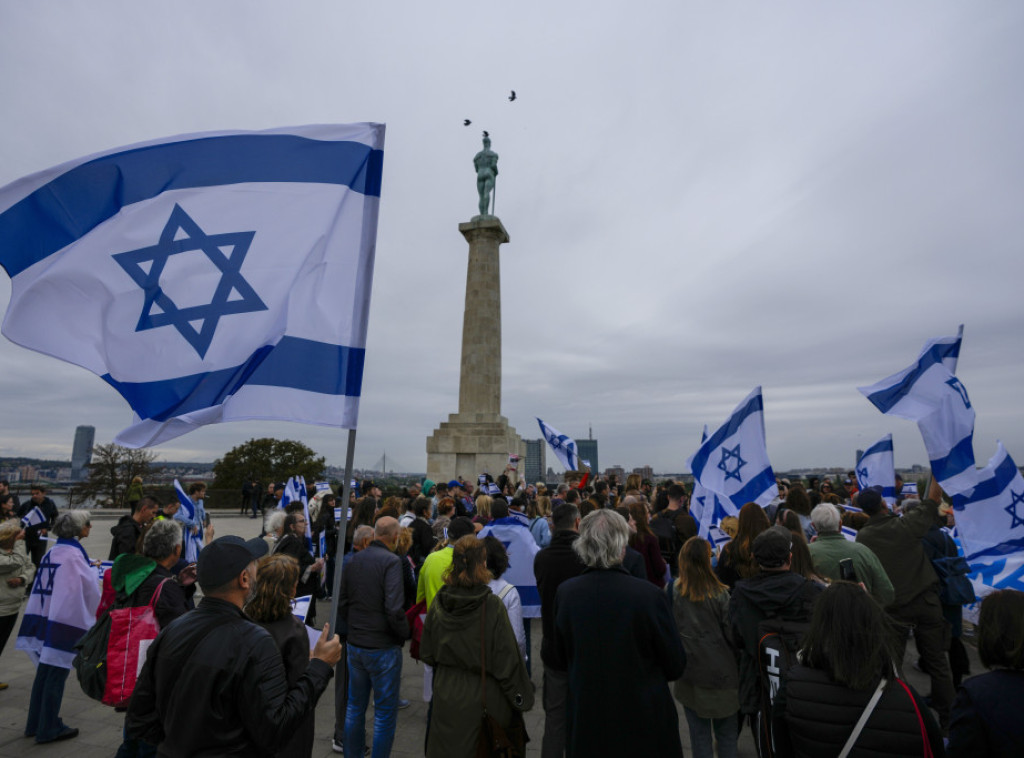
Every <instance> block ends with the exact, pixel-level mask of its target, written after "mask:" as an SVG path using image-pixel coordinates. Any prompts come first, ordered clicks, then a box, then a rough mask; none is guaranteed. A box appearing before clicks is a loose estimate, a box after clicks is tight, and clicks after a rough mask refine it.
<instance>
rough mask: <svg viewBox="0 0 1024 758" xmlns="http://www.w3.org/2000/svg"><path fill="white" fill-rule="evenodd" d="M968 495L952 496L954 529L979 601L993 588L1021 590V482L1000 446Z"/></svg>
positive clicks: (1023, 502) (1023, 539)
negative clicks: (954, 517)
mask: <svg viewBox="0 0 1024 758" xmlns="http://www.w3.org/2000/svg"><path fill="white" fill-rule="evenodd" d="M977 475H978V478H977V483H976V484H975V486H974V487H973V488H972V489H971V491H970V492H967V493H965V494H961V495H953V509H954V511H955V512H956V530H957V535H958V536H959V538H960V543H961V545H962V546H963V549H964V556H965V557H966V558H967V562H968V563H969V564H970V565H971V571H972V574H971V580H972V582H973V583H974V591H975V593H976V594H977V595H978V598H979V599H980V598H981V597H983V596H984V595H986V594H987V593H989V592H991V591H992V590H994V589H1014V590H1021V591H1024V477H1022V476H1021V474H1020V470H1019V469H1018V468H1017V465H1016V464H1015V463H1014V462H1013V459H1012V458H1011V457H1010V454H1009V453H1008V452H1006V448H1005V447H1003V443H1002V442H999V443H998V444H997V447H996V454H995V455H994V456H992V459H991V460H990V461H989V462H988V465H986V466H985V467H984V468H982V469H980V470H978V472H977Z"/></svg>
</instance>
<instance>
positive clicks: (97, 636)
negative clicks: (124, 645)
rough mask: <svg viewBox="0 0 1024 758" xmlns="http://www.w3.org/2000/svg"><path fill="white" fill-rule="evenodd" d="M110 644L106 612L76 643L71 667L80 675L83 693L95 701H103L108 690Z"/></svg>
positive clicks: (107, 614)
mask: <svg viewBox="0 0 1024 758" xmlns="http://www.w3.org/2000/svg"><path fill="white" fill-rule="evenodd" d="M109 642H110V614H109V613H107V612H106V611H104V612H103V615H102V616H100V617H99V618H98V619H96V623H95V624H93V625H92V628H91V629H89V631H88V632H86V633H85V636H83V637H82V639H80V640H79V641H78V642H76V643H75V651H76V655H75V659H74V660H73V661H72V662H71V665H72V666H74V668H75V673H76V674H77V675H78V683H79V684H80V685H81V686H82V692H84V693H85V694H86V695H88V696H89V697H91V698H92V699H93V700H99V701H102V700H103V691H104V690H105V689H106V688H107V645H108V643H109Z"/></svg>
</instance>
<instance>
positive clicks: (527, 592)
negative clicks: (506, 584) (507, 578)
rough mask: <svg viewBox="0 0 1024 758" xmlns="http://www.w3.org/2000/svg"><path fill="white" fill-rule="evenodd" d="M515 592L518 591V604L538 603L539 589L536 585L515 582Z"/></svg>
mask: <svg viewBox="0 0 1024 758" xmlns="http://www.w3.org/2000/svg"><path fill="white" fill-rule="evenodd" d="M516 592H518V593H519V604H520V605H540V590H538V589H537V585H535V584H534V585H529V584H517V585H516Z"/></svg>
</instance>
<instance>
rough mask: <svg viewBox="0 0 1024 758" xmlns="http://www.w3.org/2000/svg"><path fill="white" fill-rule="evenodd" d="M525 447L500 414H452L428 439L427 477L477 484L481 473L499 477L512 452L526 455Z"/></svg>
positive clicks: (432, 479) (522, 458)
mask: <svg viewBox="0 0 1024 758" xmlns="http://www.w3.org/2000/svg"><path fill="white" fill-rule="evenodd" d="M525 448H526V446H525V445H524V444H523V441H522V440H521V439H520V437H519V435H518V434H516V430H515V429H513V428H512V427H511V426H509V423H508V419H506V418H505V417H504V416H500V415H498V414H497V413H453V414H451V415H450V416H448V420H447V421H442V422H441V426H439V427H438V428H437V429H435V430H434V433H433V434H432V435H431V436H430V437H428V438H427V479H430V480H431V481H434V482H441V481H444V482H447V481H448V480H449V479H452V478H455V477H459V476H461V477H462V478H463V479H465V480H466V481H467V482H471V483H473V484H475V483H476V478H477V476H478V475H480V474H485V473H486V474H490V475H491V476H492V477H494V478H495V479H497V478H498V477H499V476H500V475H501V474H502V473H504V471H505V466H507V465H508V456H509V453H516V454H518V455H519V456H520V463H519V465H520V466H522V465H523V460H524V459H525V457H526V449H525Z"/></svg>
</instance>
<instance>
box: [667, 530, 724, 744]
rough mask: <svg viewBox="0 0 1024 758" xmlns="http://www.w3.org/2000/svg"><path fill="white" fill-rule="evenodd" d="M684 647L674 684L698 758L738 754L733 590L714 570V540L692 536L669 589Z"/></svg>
mask: <svg viewBox="0 0 1024 758" xmlns="http://www.w3.org/2000/svg"><path fill="white" fill-rule="evenodd" d="M668 592H669V597H670V599H671V601H672V613H673V615H674V616H675V619H676V626H678V627H679V636H680V637H681V638H682V641H683V649H685V650H686V670H685V671H684V672H683V676H682V678H681V679H678V680H677V681H676V683H675V690H674V694H675V697H676V700H678V701H679V702H680V703H682V704H683V711H684V713H685V715H686V723H687V726H688V727H689V729H690V746H691V749H692V750H693V754H694V755H695V756H697V758H714V754H715V753H714V748H713V743H712V735H714V740H715V741H717V742H718V755H719V758H727V756H735V755H736V738H737V735H738V731H739V720H738V717H737V713H738V712H739V709H740V699H739V681H740V680H739V670H738V669H737V666H736V651H735V649H734V648H733V646H732V644H731V643H730V641H729V639H730V637H729V588H728V587H726V586H725V585H724V584H722V582H721V581H719V579H718V577H717V576H715V572H714V570H713V569H712V568H711V543H709V542H708V541H707V540H704V539H702V538H700V537H690V539H688V540H687V541H686V542H684V543H683V547H682V549H681V550H680V551H679V578H678V579H677V580H676V581H675V584H673V585H671V586H670V587H669V588H668Z"/></svg>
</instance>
